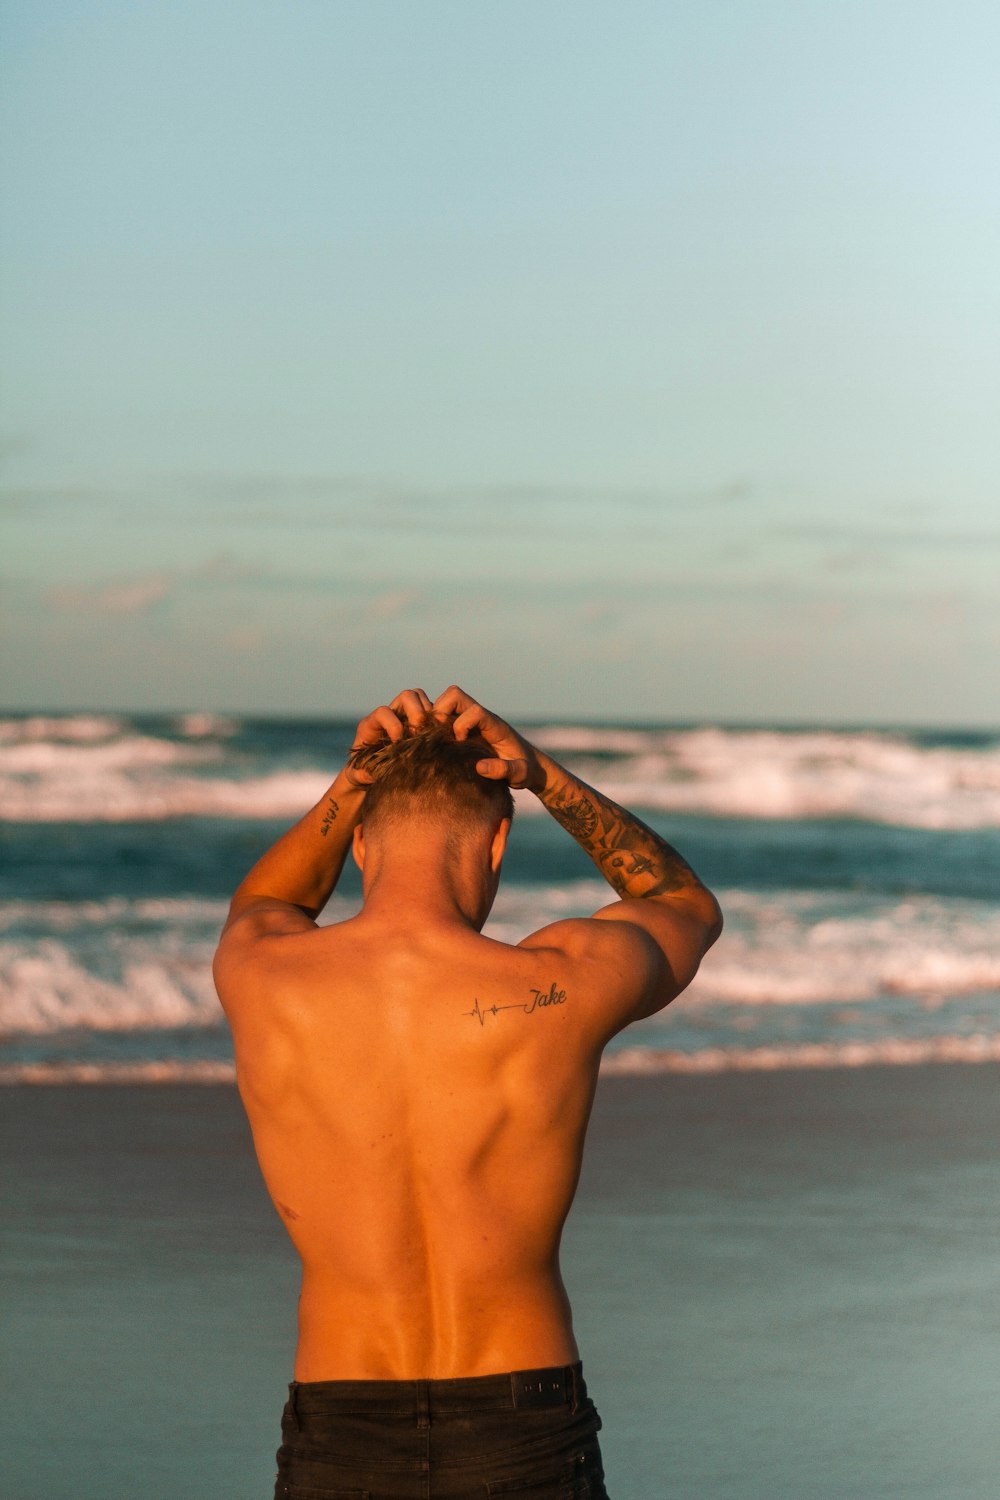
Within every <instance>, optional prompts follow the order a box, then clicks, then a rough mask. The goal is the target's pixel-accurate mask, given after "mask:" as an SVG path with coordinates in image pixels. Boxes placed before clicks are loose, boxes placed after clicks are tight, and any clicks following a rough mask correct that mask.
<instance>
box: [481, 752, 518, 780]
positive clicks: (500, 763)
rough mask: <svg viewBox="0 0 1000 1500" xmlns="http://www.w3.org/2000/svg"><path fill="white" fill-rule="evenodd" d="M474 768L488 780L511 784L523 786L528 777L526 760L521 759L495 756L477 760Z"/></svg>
mask: <svg viewBox="0 0 1000 1500" xmlns="http://www.w3.org/2000/svg"><path fill="white" fill-rule="evenodd" d="M476 770H477V771H478V772H479V774H480V776H485V777H486V779H487V780H488V781H506V782H509V783H510V785H511V786H524V784H525V782H526V781H527V779H528V762H527V761H526V760H521V759H515V760H501V759H500V758H499V757H496V758H493V759H490V760H477V761H476Z"/></svg>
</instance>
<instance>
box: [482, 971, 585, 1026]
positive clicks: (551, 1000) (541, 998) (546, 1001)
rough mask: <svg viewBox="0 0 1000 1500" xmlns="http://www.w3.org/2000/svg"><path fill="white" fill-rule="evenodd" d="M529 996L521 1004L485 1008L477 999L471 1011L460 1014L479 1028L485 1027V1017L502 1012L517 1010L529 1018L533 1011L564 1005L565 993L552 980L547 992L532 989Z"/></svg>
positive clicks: (494, 1005)
mask: <svg viewBox="0 0 1000 1500" xmlns="http://www.w3.org/2000/svg"><path fill="white" fill-rule="evenodd" d="M530 994H531V999H530V1000H525V1001H524V1002H523V1003H521V1004H518V1003H517V1002H516V1001H515V1002H514V1003H513V1004H511V1005H496V1004H493V1005H487V1006H486V1007H485V1008H484V1007H483V1006H482V1005H480V1003H479V999H478V997H477V999H476V1003H475V1004H474V1005H473V1007H472V1009H471V1010H465V1011H463V1012H462V1014H463V1015H464V1016H471V1017H472V1019H473V1020H474V1021H478V1022H479V1024H480V1026H485V1025H486V1017H487V1016H496V1015H499V1014H500V1012H501V1011H502V1010H519V1011H522V1012H523V1013H524V1015H526V1016H530V1015H531V1014H532V1013H533V1012H534V1011H536V1010H544V1009H546V1008H547V1007H548V1006H550V1005H565V1004H566V991H565V990H561V989H559V987H558V985H557V984H556V982H555V980H554V979H553V981H552V983H551V984H550V985H549V987H548V989H547V990H536V989H532V990H531V991H530Z"/></svg>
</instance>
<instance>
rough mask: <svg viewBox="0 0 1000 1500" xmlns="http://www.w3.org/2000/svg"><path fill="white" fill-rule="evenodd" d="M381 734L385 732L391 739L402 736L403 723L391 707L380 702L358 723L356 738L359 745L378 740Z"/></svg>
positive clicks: (398, 738)
mask: <svg viewBox="0 0 1000 1500" xmlns="http://www.w3.org/2000/svg"><path fill="white" fill-rule="evenodd" d="M383 734H387V735H388V736H389V738H390V739H391V740H401V739H402V738H403V725H402V723H401V721H400V720H399V718H398V717H397V716H396V714H394V713H393V711H392V709H391V708H389V707H388V706H387V705H386V704H384V703H383V704H380V705H379V707H378V708H373V709H372V711H371V713H370V714H366V715H365V717H364V718H363V719H362V720H361V723H360V724H359V725H358V734H357V739H358V743H359V744H361V745H370V744H373V743H375V741H377V740H380V739H381V738H382V735H383Z"/></svg>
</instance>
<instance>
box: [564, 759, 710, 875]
mask: <svg viewBox="0 0 1000 1500" xmlns="http://www.w3.org/2000/svg"><path fill="white" fill-rule="evenodd" d="M539 796H540V798H541V800H542V802H543V803H544V804H545V806H546V807H547V808H548V810H549V812H550V813H551V814H552V816H553V817H554V818H555V819H556V821H557V822H558V823H561V824H562V826H563V827H564V828H565V829H566V832H567V833H571V834H572V835H573V837H574V838H575V839H576V841H577V843H578V844H579V845H580V847H581V849H584V850H586V852H587V853H588V854H589V855H590V857H591V859H592V860H593V861H594V863H595V864H596V865H597V867H598V869H599V870H600V872H601V874H602V875H603V876H604V878H605V880H607V881H608V882H609V884H610V885H612V886H614V888H615V890H616V891H617V892H618V894H619V895H620V896H664V895H668V894H670V893H672V892H675V891H682V890H685V889H688V888H690V887H692V886H699V885H700V884H701V882H700V881H699V879H698V877H697V875H696V874H695V873H694V871H693V870H692V869H691V866H690V865H689V864H688V863H687V861H686V860H685V859H682V858H681V856H680V855H679V854H678V853H677V850H676V849H674V848H672V847H671V845H670V844H668V843H667V841H666V839H662V838H660V836H659V834H657V833H654V832H653V830H652V829H651V828H648V827H647V826H646V824H645V823H643V822H642V820H641V819H640V818H637V817H636V816H635V815H634V814H633V813H630V812H627V811H626V810H625V808H623V807H619V806H618V804H617V803H616V802H612V801H611V799H610V798H609V797H604V796H602V794H601V793H600V792H596V791H594V789H593V787H589V786H586V785H585V784H584V783H583V782H581V781H577V780H576V779H575V778H574V777H569V778H567V782H566V784H564V785H563V786H556V787H555V788H553V789H551V790H549V789H545V790H543V791H541V792H540V793H539Z"/></svg>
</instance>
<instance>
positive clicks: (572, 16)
mask: <svg viewBox="0 0 1000 1500" xmlns="http://www.w3.org/2000/svg"><path fill="white" fill-rule="evenodd" d="M2 28H3V38H2V40H3V51H4V55H5V58H6V61H5V63H4V80H3V90H2V94H3V99H2V104H0V135H2V140H3V142H4V145H3V166H2V191H3V216H4V221H5V234H4V240H5V244H6V252H5V256H4V271H3V285H2V296H3V306H2V319H3V331H4V338H3V351H4V352H3V354H2V373H3V415H2V422H3V438H4V445H3V471H2V503H3V512H2V514H3V528H4V535H5V543H4V560H3V562H2V564H0V569H2V576H3V582H4V585H5V587H4V604H3V626H4V635H5V638H6V642H7V646H6V655H7V658H8V663H7V668H6V670H5V678H6V683H7V685H6V688H5V689H4V691H3V693H2V695H0V702H2V703H4V704H5V705H6V706H8V707H20V706H53V707H59V706H76V707H109V708H115V707H122V708H156V707H167V708H185V707H218V708H224V709H237V710H251V709H258V710H267V711H271V710H275V711H301V712H326V711H329V712H338V711H352V710H354V709H361V708H363V707H365V706H367V705H368V704H369V702H370V701H371V700H372V699H373V698H374V699H378V698H382V697H384V696H387V695H388V694H390V693H391V692H392V691H394V690H395V689H396V688H397V687H399V686H402V685H405V684H408V683H411V682H418V683H419V684H420V685H422V686H425V687H426V688H427V689H428V690H429V691H431V692H435V691H437V690H439V689H440V688H442V687H444V686H445V685H446V684H447V682H449V681H451V680H453V679H457V680H458V681H460V682H463V683H464V684H465V685H466V686H468V687H469V688H471V689H473V690H474V691H478V692H479V693H480V694H481V695H482V696H483V697H485V698H487V699H490V700H492V701H494V702H495V703H496V705H497V706H498V707H500V708H502V709H504V710H506V711H508V712H510V713H512V714H516V713H526V714H532V715H538V714H542V715H547V714H549V713H552V714H559V715H566V714H570V713H577V714H580V715H582V716H586V717H592V718H597V717H602V716H625V717H633V718H639V719H651V718H666V719H669V718H692V717H693V718H706V717H711V718H721V719H771V718H779V719H785V720H799V719H813V718H818V719H827V720H832V721H845V720H873V721H885V722H893V721H910V722H919V723H930V724H933V723H956V722H957V723H970V724H975V723H986V724H996V723H998V722H1000V704H998V698H997V688H996V683H997V681H998V680H1000V615H998V607H997V596H998V589H997V583H996V579H997V576H998V573H1000V568H998V564H1000V513H998V500H997V475H998V472H1000V462H998V460H1000V409H998V408H1000V400H998V394H1000V277H998V273H997V269H996V268H997V266H998V265H1000V192H998V188H1000V180H998V179H1000V168H998V162H1000V91H998V89H997V86H996V76H997V59H998V57H1000V15H998V12H997V10H996V7H995V6H994V5H993V4H986V3H983V4H979V3H968V0H954V3H949V4H944V3H940V4H939V3H935V4H926V3H924V4H921V3H919V0H912V3H911V0H906V3H904V0H900V3H886V0H864V3H854V0H836V3H835V0H828V3H822V4H821V3H810V0H781V3H778V0H744V3H722V0H706V3H704V4H700V5H694V4H689V3H685V4H671V3H665V0H649V3H646V0H642V3H639V0H618V3H587V0H575V3H573V4H567V3H563V0H530V3H528V0H515V3H510V0H508V3H505V4H499V3H494V4H485V3H474V0H453V3H440V0H421V3H410V4H408V3H404V0H398V3H379V0H353V3H349V4H344V3H337V0H283V3H280V4H278V3H273V4H272V3H260V0H245V3H242V4H239V5H236V4H222V3H217V0H201V3H198V4H193V3H172V4H170V5H148V6H137V5H135V4H127V3H114V4H111V3H108V4H102V3H96V0H93V3H83V0H78V3H72V4H71V3H55V0H9V3H8V5H7V6H6V8H5V14H4V18H3V22H2Z"/></svg>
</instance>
